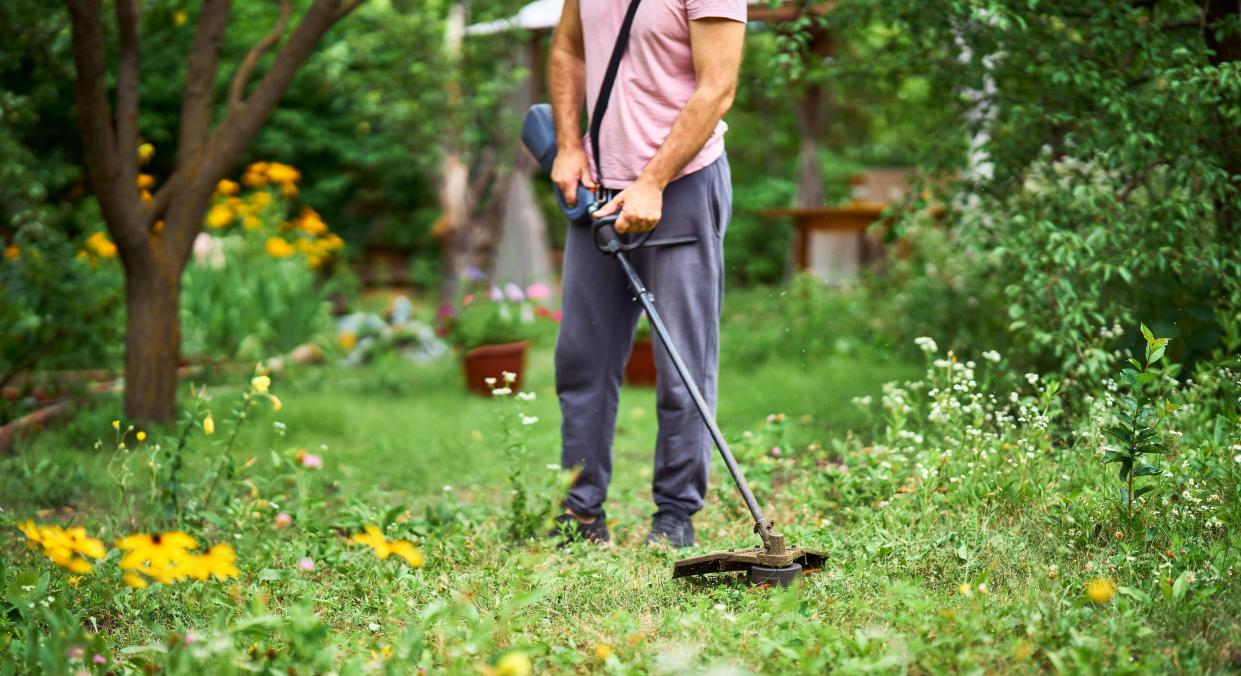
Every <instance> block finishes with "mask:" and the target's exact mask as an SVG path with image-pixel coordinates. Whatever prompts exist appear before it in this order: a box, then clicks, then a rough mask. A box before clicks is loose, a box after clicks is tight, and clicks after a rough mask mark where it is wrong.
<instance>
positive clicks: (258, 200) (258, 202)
mask: <svg viewBox="0 0 1241 676" xmlns="http://www.w3.org/2000/svg"><path fill="white" fill-rule="evenodd" d="M271 200H272V197H271V193H269V192H267V191H265V190H259V191H257V192H254V193H251V195H250V204H253V205H254V209H255V210H256V211H262V210H264V209H266V208H267V206H268V205H269V204H271Z"/></svg>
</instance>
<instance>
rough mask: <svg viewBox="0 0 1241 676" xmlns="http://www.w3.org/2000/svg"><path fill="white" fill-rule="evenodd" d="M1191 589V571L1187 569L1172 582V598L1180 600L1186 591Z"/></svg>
mask: <svg viewBox="0 0 1241 676" xmlns="http://www.w3.org/2000/svg"><path fill="white" fill-rule="evenodd" d="M1186 591H1189V571H1188V570H1187V571H1185V572H1183V573H1181V574H1180V575H1178V576H1177V577H1176V582H1173V583H1172V600H1174V601H1179V600H1181V599H1182V598H1184V597H1185V592H1186Z"/></svg>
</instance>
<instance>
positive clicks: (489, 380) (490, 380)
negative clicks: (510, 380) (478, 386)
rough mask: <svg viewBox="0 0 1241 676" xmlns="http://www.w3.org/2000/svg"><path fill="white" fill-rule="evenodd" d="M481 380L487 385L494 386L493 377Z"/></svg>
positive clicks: (494, 380)
mask: <svg viewBox="0 0 1241 676" xmlns="http://www.w3.org/2000/svg"><path fill="white" fill-rule="evenodd" d="M483 382H484V383H487V387H495V386H496V379H495V378H483Z"/></svg>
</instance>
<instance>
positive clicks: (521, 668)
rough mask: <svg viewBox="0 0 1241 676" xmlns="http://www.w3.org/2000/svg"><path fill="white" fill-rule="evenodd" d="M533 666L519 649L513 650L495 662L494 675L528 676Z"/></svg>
mask: <svg viewBox="0 0 1241 676" xmlns="http://www.w3.org/2000/svg"><path fill="white" fill-rule="evenodd" d="M533 670H534V666H533V665H532V664H530V658H529V657H528V656H527V655H526V654H525V653H523V652H521V651H520V650H514V651H513V652H511V653H508V654H507V655H505V656H504V657H501V658H500V661H499V662H496V669H495V674H496V676H530V672H532V671H533Z"/></svg>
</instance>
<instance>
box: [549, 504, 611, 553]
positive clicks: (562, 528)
mask: <svg viewBox="0 0 1241 676" xmlns="http://www.w3.org/2000/svg"><path fill="white" fill-rule="evenodd" d="M547 536H548V537H553V538H559V539H560V544H561V545H567V544H569V543H570V542H574V541H577V540H584V541H586V542H595V543H604V542H607V541H608V538H609V535H608V516H607V514H605V513H604V512H603V511H600V512H599V516H598V517H597V518H596V519H595V520H594V521H591V522H590V523H582V522H581V521H578V520H577V519H576V518H574V517H573V515H572V514H561V515H560V516H558V517H556V523H555V525H553V526H552V529H551V532H549V533H548V534H547Z"/></svg>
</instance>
